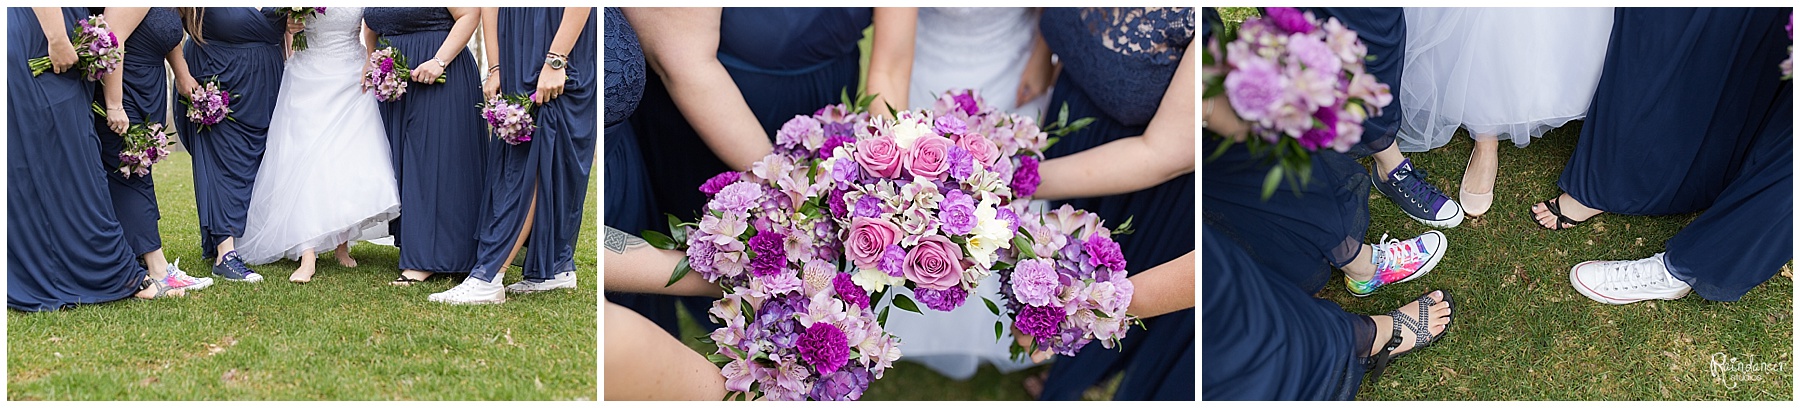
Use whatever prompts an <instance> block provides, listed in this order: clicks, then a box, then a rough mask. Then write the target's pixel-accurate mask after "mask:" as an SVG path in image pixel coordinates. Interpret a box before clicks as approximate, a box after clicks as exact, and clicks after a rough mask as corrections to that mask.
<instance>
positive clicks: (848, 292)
mask: <svg viewBox="0 0 1800 408" xmlns="http://www.w3.org/2000/svg"><path fill="white" fill-rule="evenodd" d="M831 289H832V290H833V291H836V292H837V295H838V299H843V300H844V303H848V304H852V305H856V307H860V308H864V309H868V308H869V292H864V291H863V288H862V287H861V286H856V283H855V282H851V281H850V274H847V273H840V274H837V276H835V277H832V278H831Z"/></svg>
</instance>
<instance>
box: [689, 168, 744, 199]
mask: <svg viewBox="0 0 1800 408" xmlns="http://www.w3.org/2000/svg"><path fill="white" fill-rule="evenodd" d="M743 178H744V175H743V173H738V172H735V171H727V172H724V173H719V174H718V175H716V176H712V178H710V179H706V182H705V183H701V184H700V192H702V193H706V195H708V196H712V195H714V194H719V190H722V189H724V188H725V186H728V185H731V183H736V182H737V181H738V180H742V179H743Z"/></svg>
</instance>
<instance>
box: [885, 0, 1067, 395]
mask: <svg viewBox="0 0 1800 408" xmlns="http://www.w3.org/2000/svg"><path fill="white" fill-rule="evenodd" d="M1037 24H1038V20H1037V13H1036V12H1034V11H1032V10H1030V9H1025V8H1016V7H1015V8H998V7H948V8H929V7H927V8H920V9H919V25H918V31H917V33H918V37H917V38H918V39H917V41H916V42H915V43H914V44H915V45H914V51H913V71H912V85H911V88H910V91H911V92H909V93H908V95H907V98H908V99H907V104H908V105H912V108H913V109H929V108H931V107H932V105H933V104H934V103H935V102H936V101H937V96H938V95H939V94H941V93H943V92H944V91H948V90H952V89H962V88H968V89H974V90H976V92H978V93H979V94H980V95H981V97H982V99H985V100H987V102H988V104H989V105H992V106H993V107H995V108H996V109H1000V110H1005V111H1010V112H1013V113H1018V114H1021V115H1026V116H1030V117H1032V118H1039V117H1041V115H1043V113H1044V107H1045V106H1048V105H1049V103H1050V92H1049V90H1045V92H1044V95H1042V96H1039V97H1038V98H1037V99H1034V100H1032V101H1031V102H1029V103H1026V104H1025V105H1024V106H1018V107H1015V106H1014V105H1015V104H1016V101H1015V99H1017V97H1016V95H1017V91H1018V89H1019V76H1020V75H1022V74H1023V73H1024V71H1025V60H1026V59H1027V58H1029V57H1030V56H1031V42H1032V39H1033V34H1036V33H1037ZM896 293H900V294H904V295H906V296H907V297H909V298H914V299H917V298H918V296H915V295H913V294H912V291H910V290H907V289H906V288H899V289H898V290H897V292H896ZM977 296H980V297H983V298H987V299H990V300H993V301H994V303H995V304H1004V301H1003V300H1001V298H1000V278H999V276H998V275H989V276H988V278H987V279H984V280H982V281H981V283H980V286H979V287H977V288H976V289H975V293H970V294H969V298H968V301H966V302H964V304H963V306H962V307H960V308H957V309H956V310H954V311H950V312H940V311H936V310H929V309H920V310H921V311H923V312H925V314H924V315H923V316H921V315H918V314H914V313H912V312H907V311H901V310H895V311H893V312H892V313H889V314H888V324H887V330H888V332H890V333H893V334H896V335H899V336H900V338H901V339H902V340H904V341H905V342H906V345H905V348H906V353H905V355H904V356H901V357H900V359H901V360H902V361H910V362H914V363H918V364H922V365H924V366H926V367H930V368H931V369H932V370H934V371H937V372H938V373H939V374H943V375H944V376H945V377H950V378H952V379H956V380H967V379H969V378H970V377H973V376H974V375H975V370H976V369H977V368H979V367H980V366H981V364H982V363H988V364H993V365H994V367H995V368H997V369H999V371H1000V372H1003V373H1004V372H1012V371H1018V370H1021V369H1024V368H1026V367H1030V366H1032V365H1033V364H1031V363H1030V362H1029V361H1027V362H1023V363H1021V362H1015V361H1012V359H1011V358H1010V357H1009V355H1008V352H1007V347H1008V346H1009V345H1011V344H1012V343H1013V339H1012V333H1011V331H1010V330H1007V331H1005V333H1004V334H1005V337H1002V338H1001V339H1000V340H999V341H995V340H994V322H996V321H1000V320H1001V318H1000V317H998V316H994V314H993V313H991V312H988V309H987V306H986V305H984V304H982V302H981V299H977V298H976V297H977ZM920 307H921V308H922V307H923V304H921V305H920ZM1005 324H1006V327H1011V326H1012V322H1011V321H1010V320H1008V321H1006V323H1005Z"/></svg>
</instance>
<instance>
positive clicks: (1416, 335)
mask: <svg viewBox="0 0 1800 408" xmlns="http://www.w3.org/2000/svg"><path fill="white" fill-rule="evenodd" d="M1435 292H1443V293H1444V300H1441V301H1440V300H1432V299H1431V292H1426V293H1425V294H1424V295H1422V296H1419V298H1418V301H1419V319H1418V320H1413V318H1412V316H1407V315H1406V314H1404V313H1400V310H1399V309H1395V310H1394V311H1391V312H1388V313H1387V315H1388V317H1389V318H1392V319H1393V320H1394V323H1393V330H1394V333H1393V334H1392V335H1390V336H1388V342H1387V344H1386V345H1383V346H1382V347H1381V352H1380V353H1376V354H1375V355H1373V356H1369V361H1368V362H1367V364H1368V365H1369V366H1370V368H1369V370H1370V372H1369V378H1372V379H1379V378H1381V373H1382V372H1383V371H1386V370H1387V366H1388V362H1390V361H1392V360H1393V359H1394V357H1399V356H1403V355H1406V353H1411V352H1414V351H1418V350H1419V349H1423V348H1425V347H1427V346H1430V345H1432V344H1434V343H1437V341H1438V339H1442V338H1444V335H1446V334H1450V325H1451V324H1454V323H1456V302H1455V301H1454V300H1453V298H1451V297H1450V291H1448V290H1441V289H1440V290H1437V291H1435ZM1438 302H1444V303H1446V304H1449V305H1450V321H1449V322H1447V323H1444V332H1443V333H1438V335H1437V336H1435V337H1433V336H1432V335H1431V324H1430V322H1431V305H1435V304H1437V303H1438ZM1402 325H1404V326H1406V328H1407V329H1408V330H1412V332H1413V347H1412V348H1410V349H1407V350H1406V351H1402V352H1400V353H1399V354H1394V349H1396V348H1399V347H1400V342H1401V341H1402V340H1401V336H1400V326H1402Z"/></svg>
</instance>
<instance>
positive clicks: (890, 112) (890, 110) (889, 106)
mask: <svg viewBox="0 0 1800 408" xmlns="http://www.w3.org/2000/svg"><path fill="white" fill-rule="evenodd" d="M881 104H882V105H887V110H888V116H892V117H896V118H897V117H900V110H899V109H894V104H891V103H888V102H887V101H881Z"/></svg>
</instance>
